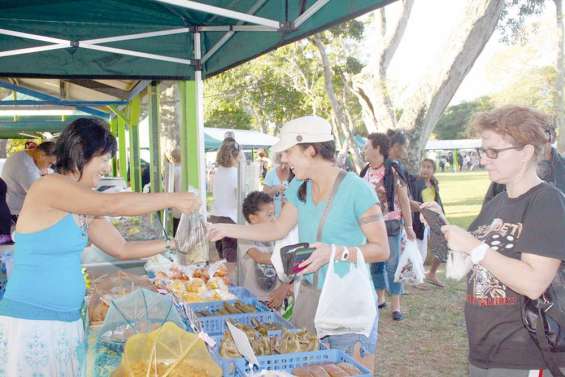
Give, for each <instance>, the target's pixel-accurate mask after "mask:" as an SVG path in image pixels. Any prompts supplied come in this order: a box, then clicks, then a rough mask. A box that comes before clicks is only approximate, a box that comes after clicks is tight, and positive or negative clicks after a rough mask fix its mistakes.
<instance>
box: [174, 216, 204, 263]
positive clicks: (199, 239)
mask: <svg viewBox="0 0 565 377" xmlns="http://www.w3.org/2000/svg"><path fill="white" fill-rule="evenodd" d="M175 240H176V241H177V251H178V253H179V258H178V259H179V263H180V264H184V265H186V264H191V263H198V262H206V261H207V260H208V259H209V251H208V239H207V238H206V223H205V221H204V217H203V216H202V215H201V214H200V213H198V212H194V213H190V214H187V213H183V214H182V215H181V218H180V222H179V226H178V228H177V235H176V237H175Z"/></svg>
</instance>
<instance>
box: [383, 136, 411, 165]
mask: <svg viewBox="0 0 565 377" xmlns="http://www.w3.org/2000/svg"><path fill="white" fill-rule="evenodd" d="M386 136H387V137H388V139H389V140H390V147H389V149H388V158H389V159H390V160H392V161H396V162H397V165H398V169H399V171H400V173H401V175H402V176H406V167H405V166H404V160H405V159H406V157H407V156H408V151H407V149H408V139H407V138H406V135H405V134H404V132H402V131H395V130H388V131H387V132H386Z"/></svg>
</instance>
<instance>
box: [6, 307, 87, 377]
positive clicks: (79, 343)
mask: <svg viewBox="0 0 565 377" xmlns="http://www.w3.org/2000/svg"><path fill="white" fill-rule="evenodd" d="M85 365H86V343H85V339H84V328H83V324H82V320H80V319H79V320H77V321H74V322H62V321H39V320H37V321H34V320H28V319H20V318H12V317H5V316H0V377H80V376H84V375H85Z"/></svg>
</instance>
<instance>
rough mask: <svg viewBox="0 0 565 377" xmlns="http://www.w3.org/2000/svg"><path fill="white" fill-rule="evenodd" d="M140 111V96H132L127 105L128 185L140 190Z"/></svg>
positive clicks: (136, 190) (137, 190) (134, 189)
mask: <svg viewBox="0 0 565 377" xmlns="http://www.w3.org/2000/svg"><path fill="white" fill-rule="evenodd" d="M140 113H141V97H140V95H137V96H135V97H133V98H132V100H131V102H130V105H129V106H128V119H129V121H128V125H129V163H130V167H129V171H130V186H131V188H132V190H133V191H135V192H141V191H142V187H141V161H140V158H139V115H140Z"/></svg>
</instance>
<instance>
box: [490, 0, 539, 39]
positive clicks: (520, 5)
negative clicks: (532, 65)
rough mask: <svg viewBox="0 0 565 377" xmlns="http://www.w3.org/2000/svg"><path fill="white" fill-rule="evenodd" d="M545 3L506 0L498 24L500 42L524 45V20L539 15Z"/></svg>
mask: <svg viewBox="0 0 565 377" xmlns="http://www.w3.org/2000/svg"><path fill="white" fill-rule="evenodd" d="M545 3H546V1H545V0H506V5H505V7H504V9H503V11H502V14H501V16H500V21H499V22H498V29H499V31H500V32H501V39H502V41H503V42H505V43H508V44H514V43H522V44H523V43H525V42H526V39H527V38H526V33H525V22H526V19H527V18H528V16H531V15H539V14H541V13H542V12H543V10H544V8H545Z"/></svg>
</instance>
